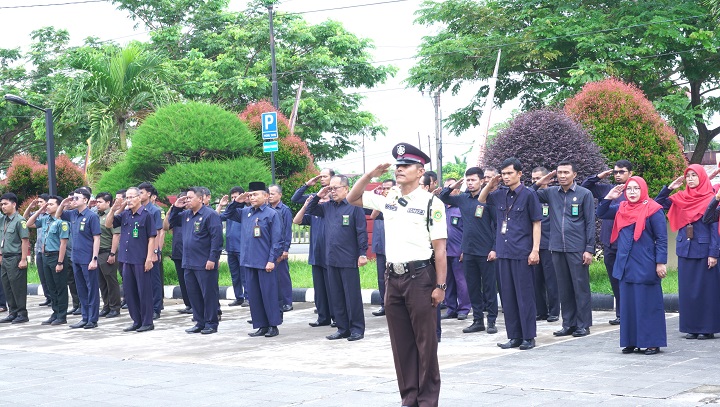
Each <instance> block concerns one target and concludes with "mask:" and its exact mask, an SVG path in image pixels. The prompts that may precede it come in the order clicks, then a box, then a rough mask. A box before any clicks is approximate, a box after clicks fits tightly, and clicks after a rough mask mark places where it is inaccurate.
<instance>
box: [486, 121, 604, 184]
mask: <svg viewBox="0 0 720 407" xmlns="http://www.w3.org/2000/svg"><path fill="white" fill-rule="evenodd" d="M509 157H516V158H518V159H520V161H521V162H522V164H523V177H524V181H526V183H528V184H529V183H530V182H529V181H530V173H531V171H532V169H533V168H535V167H540V166H542V167H546V168H547V169H549V170H553V169H555V168H556V167H557V164H558V163H559V162H560V161H563V160H569V161H572V162H573V164H575V168H576V169H577V173H578V179H577V182H578V183H580V182H581V180H582V179H584V178H586V177H589V176H593V175H595V174H597V173H598V172H600V171H602V170H604V169H605V165H606V164H605V157H604V156H603V155H602V153H601V152H600V148H599V147H598V146H597V144H595V142H593V140H592V137H591V136H590V135H589V134H588V133H587V132H586V131H585V130H583V128H582V126H581V125H580V124H578V123H576V122H574V121H573V120H572V119H570V118H569V117H568V116H567V115H566V114H565V113H564V112H562V111H559V110H547V109H540V110H532V111H529V112H525V113H522V114H520V115H518V116H517V117H516V118H515V119H514V120H513V121H512V122H511V123H510V126H509V127H507V128H505V129H503V130H501V131H500V132H499V133H498V135H497V137H495V138H494V139H493V140H492V141H491V142H490V143H489V145H488V147H487V150H486V152H485V156H484V157H483V160H482V166H483V167H495V168H498V169H500V166H501V164H502V162H503V160H505V159H506V158H509Z"/></svg>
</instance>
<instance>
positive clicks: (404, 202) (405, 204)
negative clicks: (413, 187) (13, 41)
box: [398, 198, 408, 206]
mask: <svg viewBox="0 0 720 407" xmlns="http://www.w3.org/2000/svg"><path fill="white" fill-rule="evenodd" d="M398 203H399V204H400V206H407V204H408V201H407V199H405V198H400V199H398Z"/></svg>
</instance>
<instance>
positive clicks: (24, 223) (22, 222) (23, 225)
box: [20, 220, 27, 229]
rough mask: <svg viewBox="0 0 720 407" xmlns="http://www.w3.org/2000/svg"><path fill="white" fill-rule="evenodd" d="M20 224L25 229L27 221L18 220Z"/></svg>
mask: <svg viewBox="0 0 720 407" xmlns="http://www.w3.org/2000/svg"><path fill="white" fill-rule="evenodd" d="M20 225H21V226H22V228H23V229H27V221H25V220H23V221H20Z"/></svg>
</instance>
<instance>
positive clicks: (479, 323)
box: [463, 319, 485, 334]
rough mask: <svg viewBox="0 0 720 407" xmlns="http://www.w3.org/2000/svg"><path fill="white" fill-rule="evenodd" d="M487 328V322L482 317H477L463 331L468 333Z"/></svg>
mask: <svg viewBox="0 0 720 407" xmlns="http://www.w3.org/2000/svg"><path fill="white" fill-rule="evenodd" d="M484 330H485V323H484V322H483V321H482V320H481V319H476V320H474V321H473V323H472V325H470V326H469V327H467V328H465V329H463V332H464V333H466V334H469V333H473V332H480V331H484Z"/></svg>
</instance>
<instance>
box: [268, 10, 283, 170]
mask: <svg viewBox="0 0 720 407" xmlns="http://www.w3.org/2000/svg"><path fill="white" fill-rule="evenodd" d="M268 18H269V19H270V21H269V23H270V57H271V64H270V65H271V67H270V70H271V76H272V100H273V105H274V106H275V111H279V110H280V101H279V97H278V83H277V67H276V65H275V28H274V27H273V6H272V4H271V5H269V6H268ZM270 168H271V169H272V183H273V184H274V183H275V153H274V152H270Z"/></svg>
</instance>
